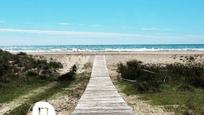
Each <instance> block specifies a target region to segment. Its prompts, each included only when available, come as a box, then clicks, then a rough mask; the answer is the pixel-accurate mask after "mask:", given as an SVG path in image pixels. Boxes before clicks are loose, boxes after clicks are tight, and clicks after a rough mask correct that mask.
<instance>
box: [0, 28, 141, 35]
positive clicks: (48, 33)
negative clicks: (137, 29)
mask: <svg viewBox="0 0 204 115" xmlns="http://www.w3.org/2000/svg"><path fill="white" fill-rule="evenodd" d="M0 32H13V33H31V34H47V35H80V36H81V35H89V36H119V37H120V36H121V37H122V36H124V37H136V36H137V37H138V36H140V34H128V33H112V32H78V31H57V30H27V29H7V28H0Z"/></svg>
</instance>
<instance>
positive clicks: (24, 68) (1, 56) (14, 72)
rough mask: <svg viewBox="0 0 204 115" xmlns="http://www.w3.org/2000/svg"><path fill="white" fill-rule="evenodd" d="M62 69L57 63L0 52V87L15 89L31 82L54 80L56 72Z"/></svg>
mask: <svg viewBox="0 0 204 115" xmlns="http://www.w3.org/2000/svg"><path fill="white" fill-rule="evenodd" d="M62 67H63V66H62V64H61V63H59V62H54V61H51V62H47V60H44V59H36V58H33V57H32V56H30V55H27V54H26V53H23V52H20V53H18V54H16V55H15V54H11V53H9V52H7V51H3V50H0V85H1V86H7V85H6V84H8V83H9V84H10V85H12V86H14V87H15V86H18V85H19V84H24V83H26V82H28V83H29V82H30V81H32V80H33V82H36V81H38V80H42V79H55V78H56V76H57V75H58V74H56V73H57V71H56V70H57V69H59V68H62Z"/></svg>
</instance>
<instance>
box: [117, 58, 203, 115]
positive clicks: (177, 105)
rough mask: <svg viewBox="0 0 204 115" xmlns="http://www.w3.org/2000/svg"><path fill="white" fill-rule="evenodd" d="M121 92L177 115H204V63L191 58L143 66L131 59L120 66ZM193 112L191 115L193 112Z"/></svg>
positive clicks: (119, 83)
mask: <svg viewBox="0 0 204 115" xmlns="http://www.w3.org/2000/svg"><path fill="white" fill-rule="evenodd" d="M118 72H119V73H120V77H121V79H129V80H135V81H136V82H132V83H131V82H127V81H123V80H121V81H118V85H119V87H120V89H121V90H122V91H123V92H124V93H125V94H127V95H135V94H137V95H140V96H141V99H144V100H151V102H150V103H151V104H153V105H163V106H165V108H166V110H169V111H175V113H176V114H186V115H188V114H190V113H195V114H196V115H197V114H204V63H202V62H196V61H195V59H194V58H192V57H189V58H186V60H184V62H183V63H174V64H166V65H155V64H143V63H142V62H140V61H137V60H132V61H128V62H127V63H126V64H122V63H120V64H118ZM190 111H192V112H190Z"/></svg>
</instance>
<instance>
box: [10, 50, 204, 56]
mask: <svg viewBox="0 0 204 115" xmlns="http://www.w3.org/2000/svg"><path fill="white" fill-rule="evenodd" d="M11 53H14V54H16V53H19V52H11ZM25 53H27V54H30V55H61V54H62V55H64V54H67V55H131V54H133V55H134V54H179V55H182V54H203V55H204V51H127V52H124V51H121V52H119V51H118V52H117V51H97V52H88V51H86V52H25Z"/></svg>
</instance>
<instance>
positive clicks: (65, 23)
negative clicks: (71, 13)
mask: <svg viewBox="0 0 204 115" xmlns="http://www.w3.org/2000/svg"><path fill="white" fill-rule="evenodd" d="M57 25H60V26H70V25H73V24H72V23H67V22H59V23H57Z"/></svg>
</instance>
